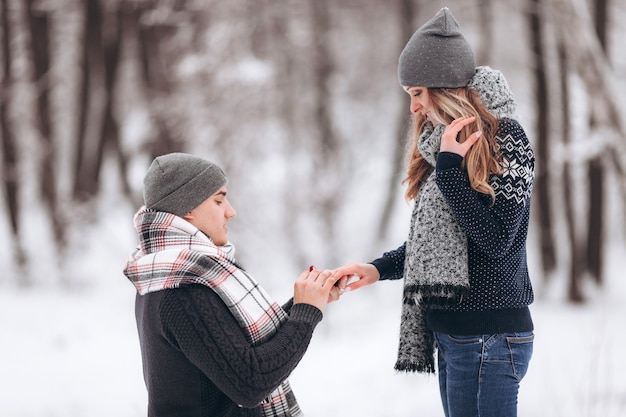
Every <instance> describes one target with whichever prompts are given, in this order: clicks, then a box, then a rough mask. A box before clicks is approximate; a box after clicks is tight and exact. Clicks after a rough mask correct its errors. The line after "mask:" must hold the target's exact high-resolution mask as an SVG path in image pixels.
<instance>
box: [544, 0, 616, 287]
mask: <svg viewBox="0 0 626 417" xmlns="http://www.w3.org/2000/svg"><path fill="white" fill-rule="evenodd" d="M555 5H556V6H557V10H556V12H555V13H554V15H555V16H556V17H557V18H558V19H560V20H559V21H557V25H556V27H557V28H558V29H559V30H561V37H562V39H563V40H564V41H565V46H566V51H567V55H568V59H569V60H570V62H572V64H573V67H574V68H575V70H576V72H577V73H578V75H579V76H580V78H581V80H582V81H583V83H584V84H585V87H586V91H587V96H588V98H589V103H590V112H591V115H592V121H593V123H592V124H590V129H591V136H592V137H595V138H596V140H597V141H599V142H600V143H599V144H598V145H599V147H600V149H601V151H600V152H599V153H598V157H592V158H590V160H589V162H588V168H589V169H588V175H589V176H588V178H589V181H590V184H589V186H590V188H591V189H590V190H589V198H590V199H591V200H592V201H590V212H589V213H588V214H589V219H588V225H587V226H588V237H589V243H588V248H589V250H588V251H587V253H585V254H584V255H585V257H586V258H587V260H588V264H589V266H588V270H589V271H590V272H591V274H592V276H593V277H594V279H595V280H596V282H598V283H601V282H602V278H601V277H602V271H603V262H604V260H603V258H602V250H603V240H604V237H603V228H604V223H603V220H602V218H603V217H604V208H603V204H602V203H603V200H604V192H603V190H602V188H603V183H604V168H603V167H602V160H601V159H600V158H599V156H600V155H605V157H606V158H608V160H609V161H611V162H612V163H613V165H614V166H615V168H616V172H617V174H618V184H619V186H620V187H621V190H620V191H621V192H622V199H623V200H624V201H626V172H625V169H624V161H623V156H624V154H626V146H625V144H624V138H626V131H625V130H624V126H623V124H622V123H623V122H622V120H623V119H622V118H621V115H620V107H619V105H618V100H617V98H616V97H615V88H614V85H615V84H614V83H613V81H612V79H613V72H612V69H611V66H610V65H609V62H608V59H607V56H606V54H605V53H604V52H603V47H602V44H601V43H600V39H602V38H603V37H604V35H600V36H598V35H597V31H596V29H595V28H594V25H593V23H592V21H591V19H590V18H589V14H588V12H587V5H586V4H585V2H584V1H582V0H567V1H566V0H555ZM599 7H600V9H602V8H604V7H606V4H604V5H600V6H599ZM600 13H602V12H600ZM604 13H605V12H604ZM600 20H605V19H600ZM594 133H595V134H594ZM618 138H619V140H618ZM596 159H597V160H596ZM592 212H593V214H592ZM591 217H595V218H593V219H592V218H591Z"/></svg>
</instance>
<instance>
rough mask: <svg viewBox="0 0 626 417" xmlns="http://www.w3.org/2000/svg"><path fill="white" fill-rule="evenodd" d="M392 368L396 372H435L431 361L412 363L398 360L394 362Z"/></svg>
mask: <svg viewBox="0 0 626 417" xmlns="http://www.w3.org/2000/svg"><path fill="white" fill-rule="evenodd" d="M393 369H395V370H396V371H397V372H406V373H409V372H419V373H426V374H434V373H435V366H434V365H433V364H431V363H426V364H418V363H413V362H409V361H400V360H398V361H397V362H396V364H395V365H394V367H393Z"/></svg>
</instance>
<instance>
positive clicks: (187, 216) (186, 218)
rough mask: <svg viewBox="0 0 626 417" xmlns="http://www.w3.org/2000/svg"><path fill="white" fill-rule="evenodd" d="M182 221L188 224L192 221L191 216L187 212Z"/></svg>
mask: <svg viewBox="0 0 626 417" xmlns="http://www.w3.org/2000/svg"><path fill="white" fill-rule="evenodd" d="M183 219H185V220H187V221H188V222H191V220H193V214H191V212H189V213H187V214H185V215H184V216H183Z"/></svg>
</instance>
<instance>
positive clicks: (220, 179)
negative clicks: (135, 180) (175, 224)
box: [143, 152, 228, 217]
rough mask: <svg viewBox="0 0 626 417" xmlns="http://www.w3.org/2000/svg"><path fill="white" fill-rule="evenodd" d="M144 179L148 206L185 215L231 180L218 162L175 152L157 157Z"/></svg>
mask: <svg viewBox="0 0 626 417" xmlns="http://www.w3.org/2000/svg"><path fill="white" fill-rule="evenodd" d="M143 182H144V191H143V196H144V203H145V205H146V207H147V208H148V209H151V210H157V211H165V212H167V213H173V214H175V215H177V216H179V217H182V216H184V215H185V214H187V213H189V212H190V211H191V210H193V209H194V208H196V207H198V206H199V205H200V204H201V203H202V202H203V201H204V200H206V199H207V198H209V197H211V196H212V195H213V194H214V193H215V192H216V191H217V190H219V188H220V187H221V186H223V185H225V184H226V183H227V182H228V180H227V178H226V175H225V174H224V171H222V169H221V168H220V167H218V166H217V165H215V164H214V163H212V162H209V161H207V160H205V159H202V158H200V157H197V156H194V155H189V154H186V153H180V152H174V153H169V154H166V155H162V156H158V157H156V158H155V159H154V161H152V164H150V167H149V168H148V172H146V175H145V177H144V180H143Z"/></svg>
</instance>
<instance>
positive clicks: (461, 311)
mask: <svg viewBox="0 0 626 417" xmlns="http://www.w3.org/2000/svg"><path fill="white" fill-rule="evenodd" d="M498 137H499V141H500V151H501V153H502V156H503V162H504V172H503V174H502V175H499V176H493V177H492V178H491V180H490V184H491V185H492V187H493V188H494V191H495V193H496V200H495V203H494V204H493V205H492V206H491V205H490V203H491V198H490V197H489V196H487V195H485V194H481V193H479V192H476V191H474V190H473V189H472V188H471V187H470V185H469V179H468V177H467V174H466V173H465V172H464V171H463V170H462V169H461V162H462V157H461V156H460V155H457V154H454V153H449V152H442V153H440V154H439V156H438V158H437V166H436V173H437V178H436V181H437V185H438V187H439V189H440V190H441V192H442V193H443V195H444V197H445V199H446V201H447V203H448V205H449V206H450V208H451V209H452V212H453V213H454V216H455V218H456V220H457V221H458V223H459V225H460V226H461V228H462V229H463V230H464V232H465V233H466V235H467V241H468V263H469V280H470V293H469V294H468V295H467V296H465V297H463V299H462V300H461V302H460V303H459V304H457V305H455V306H449V307H445V308H431V309H429V310H428V311H427V314H426V321H427V324H428V326H429V328H430V329H431V330H432V331H436V332H441V333H447V334H455V335H474V334H494V333H503V332H526V331H532V330H533V323H532V319H531V316H530V312H529V309H528V305H529V304H531V303H532V301H533V290H532V286H531V283H530V278H529V275H528V267H527V262H526V236H527V233H528V221H529V215H530V192H531V189H532V177H533V175H532V173H533V170H534V155H533V152H532V149H531V147H530V144H529V142H528V139H527V137H526V135H525V133H524V131H523V129H522V128H521V126H520V125H519V124H518V123H517V122H516V121H515V120H511V119H502V120H500V124H499V131H498ZM405 248H406V243H405V244H403V245H402V246H400V247H399V248H398V249H396V250H393V251H390V252H386V253H384V254H383V256H382V257H381V258H378V259H376V260H374V261H372V264H373V265H374V266H375V267H376V268H377V269H378V271H379V273H380V279H381V280H387V279H401V278H402V276H403V268H404V257H405Z"/></svg>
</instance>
